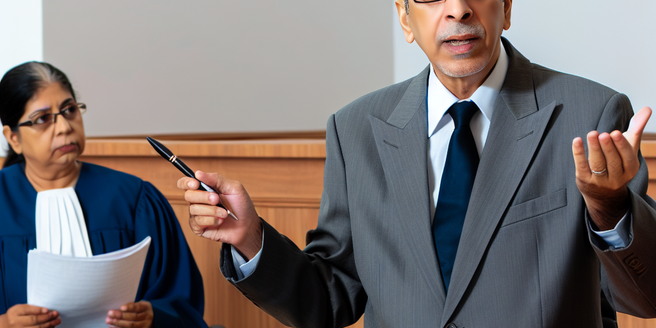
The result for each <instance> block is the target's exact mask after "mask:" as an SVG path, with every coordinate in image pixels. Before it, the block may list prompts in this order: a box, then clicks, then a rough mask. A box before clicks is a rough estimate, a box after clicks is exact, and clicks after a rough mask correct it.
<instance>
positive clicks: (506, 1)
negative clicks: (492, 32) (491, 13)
mask: <svg viewBox="0 0 656 328" xmlns="http://www.w3.org/2000/svg"><path fill="white" fill-rule="evenodd" d="M511 9H512V0H503V14H504V15H503V16H504V20H503V29H504V30H506V31H507V30H508V29H509V28H510V12H511Z"/></svg>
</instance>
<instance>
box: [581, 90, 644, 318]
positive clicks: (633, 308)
mask: <svg viewBox="0 0 656 328" xmlns="http://www.w3.org/2000/svg"><path fill="white" fill-rule="evenodd" d="M632 115H633V110H632V109H631V103H630V102H629V99H628V98H627V97H626V96H625V95H623V94H616V95H615V96H614V97H612V98H611V99H610V100H609V102H608V104H607V106H606V108H605V110H604V113H603V114H602V117H601V120H600V123H599V128H598V131H612V130H615V129H619V130H621V131H625V130H626V128H627V127H628V123H629V120H630V118H631V116H632ZM639 159H640V170H639V172H638V174H637V175H636V176H635V177H634V178H633V180H632V181H631V182H630V183H629V190H630V197H631V213H632V216H633V222H632V229H631V231H632V241H631V243H630V244H629V245H628V246H627V247H625V248H622V249H619V250H610V249H599V248H598V247H594V246H593V247H594V249H595V252H596V253H597V256H598V257H599V259H600V261H601V264H602V272H601V282H602V288H603V289H604V292H605V293H606V295H608V298H609V300H610V302H611V303H612V304H613V306H614V308H615V310H616V311H619V312H625V313H629V314H632V315H635V316H638V317H655V316H656V283H655V282H656V257H654V250H655V249H656V238H654V232H656V210H654V208H656V203H655V202H654V201H653V200H652V199H651V198H650V197H649V196H647V195H646V192H647V186H648V180H649V179H648V172H647V163H646V162H645V159H644V158H643V157H642V155H641V154H639ZM590 238H591V239H592V238H598V237H597V236H593V235H592V234H590ZM593 245H594V243H593Z"/></svg>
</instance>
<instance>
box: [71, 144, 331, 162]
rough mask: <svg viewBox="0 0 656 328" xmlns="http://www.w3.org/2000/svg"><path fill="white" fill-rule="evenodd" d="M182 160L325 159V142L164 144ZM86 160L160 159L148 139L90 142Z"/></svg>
mask: <svg viewBox="0 0 656 328" xmlns="http://www.w3.org/2000/svg"><path fill="white" fill-rule="evenodd" d="M161 142H162V144H164V145H165V146H166V147H167V148H169V149H170V150H171V151H172V152H173V153H174V154H175V155H177V156H179V157H182V158H184V157H240V158H255V157H257V158H326V142H325V140H316V139H272V140H241V141H235V140H224V141H180V140H169V141H166V140H164V141H161ZM84 156H94V157H111V156H127V157H137V156H139V157H144V156H147V157H150V156H153V157H159V154H157V152H155V150H154V149H153V148H152V147H151V146H150V144H149V143H148V141H146V140H145V139H88V140H87V141H86V147H85V150H84Z"/></svg>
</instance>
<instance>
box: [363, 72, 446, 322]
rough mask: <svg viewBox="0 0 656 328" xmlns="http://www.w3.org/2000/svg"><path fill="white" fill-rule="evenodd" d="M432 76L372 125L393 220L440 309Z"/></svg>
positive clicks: (419, 78) (416, 82)
mask: <svg viewBox="0 0 656 328" xmlns="http://www.w3.org/2000/svg"><path fill="white" fill-rule="evenodd" d="M428 72H429V70H428V69H426V70H424V72H422V73H421V74H419V75H418V76H417V77H415V78H414V80H413V81H412V82H411V84H410V86H409V87H408V89H407V91H406V92H405V94H404V95H403V97H402V99H401V101H400V102H399V104H398V105H397V107H396V108H395V110H394V112H393V113H392V114H391V115H390V117H389V118H388V119H387V120H386V121H383V120H381V119H379V118H376V117H373V116H370V117H369V121H370V123H371V128H372V131H373V134H374V138H375V140H376V147H377V149H378V152H379V154H380V159H381V163H382V166H383V169H384V171H385V179H386V180H387V181H388V188H389V192H390V193H391V194H392V195H393V196H392V199H394V200H395V203H394V206H395V207H396V212H395V214H390V216H393V217H401V218H403V220H402V221H399V226H400V229H401V231H402V239H403V240H398V242H405V243H407V246H408V251H407V254H408V256H412V257H413V258H414V264H415V266H416V270H417V272H419V274H420V275H421V276H422V277H423V279H424V280H425V282H426V287H427V288H428V289H429V290H431V292H432V293H433V296H434V297H435V303H436V304H435V305H436V307H435V308H436V309H441V308H442V307H443V305H444V300H445V297H446V292H445V289H444V285H443V283H442V279H441V278H440V277H441V274H440V272H439V265H438V263H437V255H436V253H435V246H434V243H433V235H432V230H431V219H430V207H429V206H430V205H429V203H430V196H429V193H428V172H427V163H428V162H427V143H428V134H427V131H428V125H427V119H426V115H427V114H426V86H427V79H428Z"/></svg>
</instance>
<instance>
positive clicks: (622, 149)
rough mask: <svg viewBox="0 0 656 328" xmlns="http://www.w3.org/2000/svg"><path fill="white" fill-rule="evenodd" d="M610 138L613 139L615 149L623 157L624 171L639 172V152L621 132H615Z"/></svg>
mask: <svg viewBox="0 0 656 328" xmlns="http://www.w3.org/2000/svg"><path fill="white" fill-rule="evenodd" d="M610 136H611V138H612V139H613V144H615V148H617V151H618V153H619V154H620V156H621V157H622V165H623V167H624V171H625V172H634V171H636V172H637V170H638V169H639V168H640V162H639V161H638V156H637V155H638V153H637V151H634V149H633V146H632V145H631V143H630V142H629V141H628V140H627V139H626V138H625V137H624V135H623V134H622V133H620V132H619V131H613V132H612V133H611V134H610Z"/></svg>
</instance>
